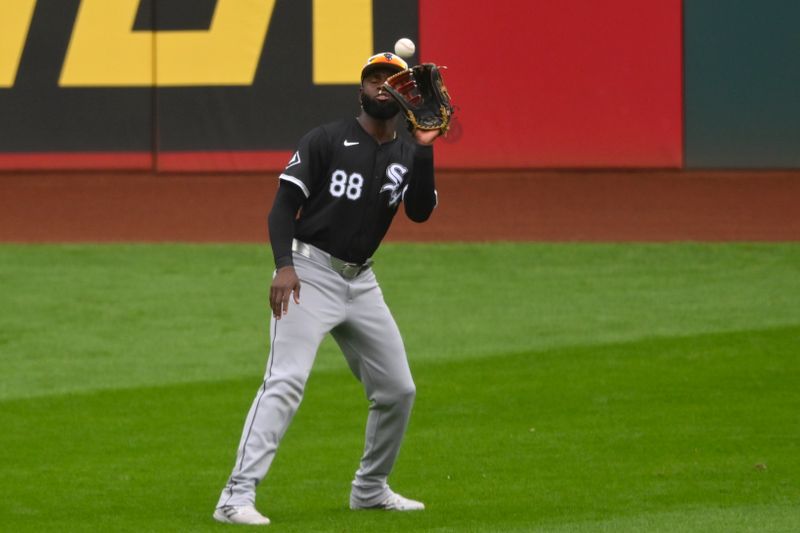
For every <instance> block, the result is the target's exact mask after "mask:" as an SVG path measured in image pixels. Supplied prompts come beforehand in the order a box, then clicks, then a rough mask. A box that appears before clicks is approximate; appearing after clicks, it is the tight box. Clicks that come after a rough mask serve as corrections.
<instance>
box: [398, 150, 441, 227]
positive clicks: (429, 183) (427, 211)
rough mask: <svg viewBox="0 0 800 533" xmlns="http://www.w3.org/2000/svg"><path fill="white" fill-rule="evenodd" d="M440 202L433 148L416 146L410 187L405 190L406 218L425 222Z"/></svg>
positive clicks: (409, 182) (407, 186)
mask: <svg viewBox="0 0 800 533" xmlns="http://www.w3.org/2000/svg"><path fill="white" fill-rule="evenodd" d="M437 202H438V195H437V193H436V183H435V180H434V175H433V147H432V146H421V145H418V146H416V150H415V152H414V163H413V165H412V168H411V176H410V177H409V181H408V185H406V187H405V189H404V190H403V204H404V205H405V209H406V216H408V218H410V219H411V220H413V221H414V222H425V221H426V220H428V218H429V217H430V216H431V213H432V212H433V208H434V207H436V204H437Z"/></svg>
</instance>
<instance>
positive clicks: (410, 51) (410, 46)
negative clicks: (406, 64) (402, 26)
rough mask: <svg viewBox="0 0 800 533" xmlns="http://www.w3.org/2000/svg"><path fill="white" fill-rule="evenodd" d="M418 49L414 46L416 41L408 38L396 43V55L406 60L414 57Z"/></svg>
mask: <svg viewBox="0 0 800 533" xmlns="http://www.w3.org/2000/svg"><path fill="white" fill-rule="evenodd" d="M416 49H417V47H416V46H414V41H412V40H411V39H408V38H406V37H403V38H402V39H398V40H397V42H396V43H394V53H395V54H397V55H399V56H400V57H402V58H404V59H408V58H409V57H411V56H413V55H414V51H415V50H416Z"/></svg>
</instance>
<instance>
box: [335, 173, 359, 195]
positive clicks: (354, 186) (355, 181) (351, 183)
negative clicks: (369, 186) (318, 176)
mask: <svg viewBox="0 0 800 533" xmlns="http://www.w3.org/2000/svg"><path fill="white" fill-rule="evenodd" d="M363 186H364V177H363V176H362V175H361V174H359V173H358V172H353V173H352V174H350V176H348V175H347V172H345V171H344V170H336V171H334V172H333V174H332V175H331V186H330V192H331V195H332V196H335V197H336V198H341V197H342V196H344V195H347V197H348V198H349V199H350V200H358V199H359V198H360V197H361V189H362V187H363Z"/></svg>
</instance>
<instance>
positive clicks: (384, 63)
mask: <svg viewBox="0 0 800 533" xmlns="http://www.w3.org/2000/svg"><path fill="white" fill-rule="evenodd" d="M378 68H389V69H392V70H395V71H397V72H400V71H403V70H406V69H407V68H408V63H406V62H405V61H404V60H403V58H402V57H400V56H398V55H395V54H392V53H391V52H381V53H380V54H375V55H374V56H372V57H370V58H369V59H367V64H366V65H364V68H362V69H361V81H364V78H366V77H367V74H369V73H370V72H372V71H373V70H376V69H378Z"/></svg>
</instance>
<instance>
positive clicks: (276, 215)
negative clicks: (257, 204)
mask: <svg viewBox="0 0 800 533" xmlns="http://www.w3.org/2000/svg"><path fill="white" fill-rule="evenodd" d="M302 202H303V195H302V193H301V192H300V191H299V190H297V187H295V186H294V185H291V184H281V186H280V187H278V192H277V194H276V195H275V202H274V203H273V204H272V210H271V211H270V212H269V241H270V244H271V245H272V256H273V257H274V259H275V269H276V270H277V269H280V268H281V267H285V266H291V265H293V264H294V261H293V260H292V238H293V237H294V219H295V215H297V210H298V209H299V208H300V205H302Z"/></svg>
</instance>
